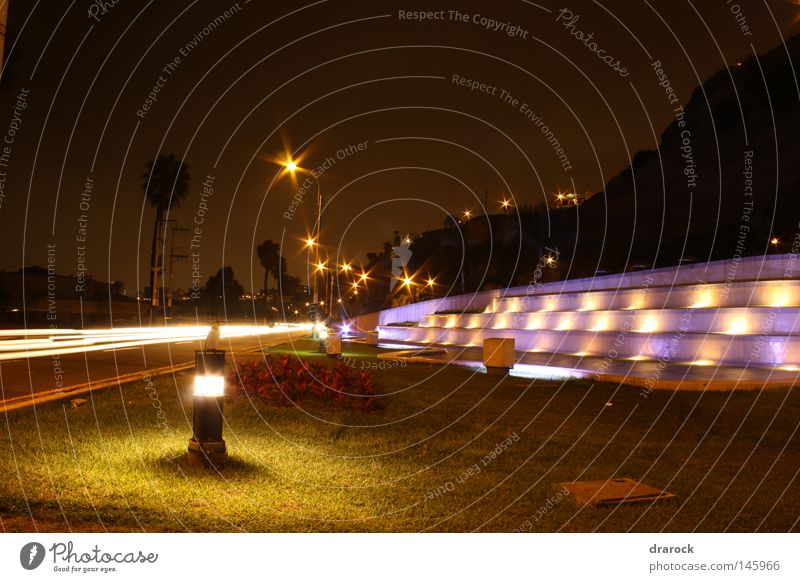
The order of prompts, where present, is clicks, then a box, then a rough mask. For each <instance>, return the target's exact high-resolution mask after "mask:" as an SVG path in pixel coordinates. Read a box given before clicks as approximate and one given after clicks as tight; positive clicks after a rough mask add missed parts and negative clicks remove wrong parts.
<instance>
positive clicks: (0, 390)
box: [0, 326, 309, 412]
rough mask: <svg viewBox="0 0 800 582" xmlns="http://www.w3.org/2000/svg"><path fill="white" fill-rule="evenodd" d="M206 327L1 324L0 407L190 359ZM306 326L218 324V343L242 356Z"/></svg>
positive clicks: (175, 366) (159, 370)
mask: <svg viewBox="0 0 800 582" xmlns="http://www.w3.org/2000/svg"><path fill="white" fill-rule="evenodd" d="M207 332H208V327H200V326H191V327H189V326H186V327H183V326H174V327H170V328H116V329H114V330H87V331H81V330H57V331H52V330H39V331H36V330H27V331H23V330H0V412H2V411H4V410H13V409H16V408H23V407H25V406H29V405H30V404H32V403H33V401H36V402H37V403H39V402H46V401H49V400H55V399H59V398H64V397H66V396H70V397H72V396H77V395H79V394H81V393H85V392H87V391H89V390H92V389H96V388H101V387H104V386H107V385H114V384H117V383H119V382H120V381H123V382H124V381H131V380H135V379H137V378H139V377H141V376H142V375H144V374H147V373H150V374H154V375H155V374H163V373H169V372H171V371H172V370H180V369H185V368H188V367H191V366H193V365H194V352H195V350H198V349H201V348H202V347H203V343H204V341H205V337H206V334H207ZM308 334H309V330H308V328H307V327H298V326H292V327H288V326H286V327H266V326H260V327H256V326H227V327H226V326H223V327H222V337H221V340H220V343H219V345H218V346H217V347H218V348H219V349H224V350H226V351H228V357H229V358H231V357H237V358H238V357H244V356H246V355H247V354H248V352H249V353H252V352H255V351H257V350H259V349H261V348H264V347H268V346H273V345H277V344H281V343H285V342H287V341H289V340H290V339H299V338H301V337H304V336H307V335H308Z"/></svg>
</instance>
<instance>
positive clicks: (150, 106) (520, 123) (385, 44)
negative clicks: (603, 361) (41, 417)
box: [0, 0, 800, 295]
mask: <svg viewBox="0 0 800 582" xmlns="http://www.w3.org/2000/svg"><path fill="white" fill-rule="evenodd" d="M112 4H113V3H112V2H107V3H106V8H103V9H101V8H99V4H98V3H95V2H89V1H88V0H76V1H74V2H71V3H70V2H56V1H48V2H32V1H31V2H26V1H23V0H11V5H10V14H9V25H8V31H9V34H8V38H7V41H8V42H7V46H6V52H7V53H9V52H10V57H8V58H9V64H8V69H7V71H6V73H5V75H7V76H5V78H4V79H3V91H2V95H1V98H2V106H1V107H0V133H2V134H3V135H4V136H5V138H6V140H5V144H4V145H5V149H4V150H2V151H0V154H2V157H0V171H2V172H4V173H3V174H2V175H0V178H2V179H3V181H2V182H0V184H2V198H1V201H2V205H1V206H0V229H2V232H3V242H4V244H3V245H2V255H0V268H3V269H6V270H16V269H17V268H19V267H20V266H22V265H33V264H40V265H43V264H45V263H46V257H47V249H48V246H47V245H53V244H54V245H55V248H56V270H57V271H58V272H59V273H62V274H69V273H77V272H78V265H79V262H80V261H85V264H86V265H87V267H88V272H89V273H90V274H91V275H92V276H94V278H95V279H98V280H122V281H123V282H124V283H125V287H126V289H127V290H128V293H129V294H132V295H135V294H136V290H137V289H141V288H142V287H144V286H145V285H147V276H148V275H147V274H148V268H149V267H148V262H149V257H150V238H151V235H152V228H153V217H154V210H153V209H152V208H150V207H149V206H147V205H146V203H145V202H144V199H143V193H142V187H141V182H142V180H141V175H142V173H143V172H144V164H145V163H146V162H147V161H148V160H150V159H152V158H154V157H155V156H157V155H158V153H159V152H165V153H168V152H173V153H175V154H176V155H177V156H178V157H180V158H184V159H185V160H186V161H187V163H188V164H189V167H190V173H191V176H192V184H191V189H190V194H189V196H188V198H187V199H186V200H185V201H184V202H183V203H182V205H181V206H180V208H178V209H175V210H173V212H172V213H171V215H170V218H174V219H177V222H178V225H179V226H183V227H190V226H191V227H192V228H194V227H195V224H194V222H195V220H196V219H198V220H199V219H201V218H202V224H201V225H200V226H199V228H200V231H201V232H200V234H199V235H198V238H197V239H196V242H197V243H198V244H197V246H196V247H195V251H196V252H198V253H199V255H198V256H197V259H196V264H197V265H199V268H200V272H201V274H202V277H203V278H204V279H205V278H206V277H208V276H209V275H211V274H213V273H214V272H215V271H216V270H217V269H218V268H219V267H220V266H221V265H223V264H225V265H231V266H233V268H234V270H235V273H236V276H237V278H238V279H239V280H240V281H241V282H242V283H243V284H244V287H245V289H258V288H260V287H261V282H262V281H263V270H262V269H261V267H260V266H259V264H258V259H257V258H256V256H255V252H254V248H255V246H257V245H258V244H259V243H260V242H262V241H263V240H264V239H267V238H271V239H273V240H275V241H276V242H280V241H283V245H284V250H283V254H284V255H285V256H286V257H287V259H288V260H289V271H290V273H291V274H294V275H299V276H302V278H303V279H305V265H306V256H305V254H304V251H303V245H302V243H301V242H300V241H301V239H304V238H305V237H306V234H307V232H308V231H309V229H310V226H311V225H312V224H313V220H314V219H313V213H314V195H315V187H314V186H312V187H311V188H310V189H309V190H308V191H307V192H306V193H305V196H304V197H303V200H302V201H301V202H299V203H298V204H297V205H296V210H295V212H294V213H293V214H292V212H291V207H290V204H291V202H292V199H293V197H294V196H295V194H296V193H297V190H298V187H299V186H300V185H302V180H303V177H302V175H300V176H299V177H298V179H297V181H293V180H292V178H291V176H288V175H285V174H283V173H282V172H281V168H280V166H279V165H278V164H277V163H276V161H277V160H280V159H282V158H283V157H284V156H285V153H286V152H294V153H295V156H297V157H299V163H300V164H301V166H303V167H305V168H321V169H322V170H323V172H322V174H321V176H320V177H319V181H320V182H319V183H320V185H321V187H322V189H323V193H324V196H325V208H324V213H323V231H322V237H323V243H325V244H326V245H329V246H330V252H331V253H333V254H336V253H341V256H342V257H344V258H346V259H347V260H355V262H356V263H359V262H364V260H365V259H364V256H365V254H366V252H368V251H374V250H379V249H380V246H381V243H382V242H383V241H385V240H389V239H390V238H391V236H392V232H393V231H394V230H399V231H401V232H403V233H418V232H421V231H424V230H427V229H433V228H439V227H440V226H441V225H442V223H443V220H444V218H445V216H446V213H448V212H449V213H455V214H459V213H460V212H461V211H463V210H464V209H466V208H470V209H472V211H473V212H479V211H480V208H481V204H482V203H483V200H484V192H485V191H488V210H489V211H490V212H496V211H497V210H498V208H499V203H498V200H500V199H502V198H504V197H508V198H513V199H514V201H515V204H516V205H523V204H527V205H535V204H538V203H540V202H541V201H542V200H543V199H544V197H545V196H549V195H550V194H551V193H553V192H554V191H556V190H557V189H574V190H576V191H578V192H579V193H595V192H599V193H600V194H598V195H602V190H603V186H604V184H605V183H606V182H607V181H608V180H609V179H610V178H612V177H613V176H614V175H615V174H617V173H618V172H619V171H621V170H622V169H623V168H625V167H626V166H627V165H628V164H629V163H630V158H631V157H632V156H633V155H634V154H635V152H636V151H637V150H639V149H643V148H655V147H657V146H658V136H659V135H660V133H661V131H662V130H663V129H664V128H665V127H666V126H667V124H668V123H669V122H670V120H671V119H672V118H673V116H674V114H673V107H674V105H672V104H670V102H669V96H668V95H667V93H666V92H665V89H664V87H662V86H659V78H658V76H657V74H656V72H655V71H654V67H653V66H652V65H653V63H654V62H655V61H660V62H661V68H662V69H663V71H664V74H665V75H667V77H668V79H669V84H670V85H671V87H672V88H673V90H674V93H675V96H676V97H675V99H677V100H678V102H680V103H683V104H685V103H686V102H687V101H688V100H689V97H690V96H691V94H692V91H693V90H694V88H695V87H696V86H697V85H699V84H700V83H701V82H702V81H703V80H704V79H706V78H707V77H708V76H709V75H711V74H712V73H713V72H714V71H716V70H719V69H721V68H724V67H725V66H727V65H731V64H733V63H735V62H737V61H739V60H741V59H742V58H744V57H746V56H748V55H752V54H757V53H762V52H764V51H766V50H768V49H770V48H772V47H774V46H776V45H779V44H780V43H781V42H782V40H783V38H784V37H786V36H789V35H791V34H794V33H795V32H797V30H796V26H795V25H796V24H797V15H798V14H800V6H798V5H796V4H795V3H791V2H759V1H747V0H741V1H740V2H738V3H736V2H726V1H725V0H718V1H707V2H694V3H691V2H683V1H681V0H677V1H674V0H662V1H652V0H651V1H647V0H644V1H641V2H638V1H637V2H632V1H630V0H628V1H613V2H611V1H603V2H583V1H581V2H579V1H571V2H569V3H567V4H556V3H553V2H550V1H548V0H541V2H538V3H534V2H528V1H526V0H508V1H501V2H458V3H451V4H447V3H434V2H425V3H422V2H416V3H413V2H380V3H376V2H338V1H332V0H331V1H324V0H323V1H320V2H309V3H303V4H300V3H282V4H281V3H275V2H266V1H258V0H252V1H251V2H246V1H244V0H242V1H240V2H238V3H235V2H224V1H222V2H210V1H202V2H201V1H195V2H167V1H165V0H161V1H151V2H134V1H132V0H118V1H117V3H116V5H113V6H112ZM455 5H457V8H454V6H455ZM419 11H425V12H424V13H423V14H422V15H420V14H419ZM423 15H424V17H425V18H424V19H423V18H422V16H423ZM737 15H738V18H737ZM576 17H577V18H576ZM590 34H592V36H591V38H589V35H590ZM155 88H157V89H158V92H157V94H156V95H155V96H156V99H155V100H152V99H149V98H148V95H149V94H151V93H152V92H153V91H154V89H155ZM545 126H546V129H547V130H548V131H550V132H552V133H549V134H548V133H546V132H544V131H543V127H545ZM9 132H11V133H9ZM9 139H10V141H11V143H9ZM554 140H557V142H558V145H559V146H560V148H561V150H563V151H561V150H559V151H557V150H556V148H555V147H554ZM359 144H361V145H359ZM204 183H205V184H206V195H205V196H203V192H204ZM212 190H213V193H211V192H210V191H212ZM640 195H647V193H642V194H640ZM206 207H207V208H206ZM287 212H288V213H289V214H288V215H287ZM289 216H291V218H289ZM83 238H85V241H83V240H82V239H83ZM338 262H341V259H339V261H338ZM190 277H191V262H189V261H187V262H184V263H182V264H180V265H179V266H178V269H177V271H176V284H177V286H179V287H184V288H186V287H188V286H189V285H190Z"/></svg>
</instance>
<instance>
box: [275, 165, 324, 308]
mask: <svg viewBox="0 0 800 582" xmlns="http://www.w3.org/2000/svg"><path fill="white" fill-rule="evenodd" d="M283 167H284V168H286V171H288V172H289V173H290V174H292V175H293V176H294V174H295V172H305V173H307V174H309V175H311V176H312V177H313V178H314V183H315V184H316V185H317V222H316V225H315V227H314V231H313V232H312V236H310V237H308V240H306V246H307V247H309V248H313V247H316V257H315V259H314V261H315V262H316V263H319V262H320V258H319V251H320V248H319V247H320V244H319V240H314V234H316V236H317V238H320V233H321V229H322V190H321V189H320V185H319V179H318V178H317V175H316V174H315V173H314V172H311V171H309V170H304V169H303V168H301V167H300V166H299V165H298V164H297V162H295V161H294V160H293V159H292V158H291V157H287V158H286V161H284V162H283ZM318 279H319V277H318V276H317V273H315V274H314V304H315V305H316V303H317V302H318V301H319V287H318Z"/></svg>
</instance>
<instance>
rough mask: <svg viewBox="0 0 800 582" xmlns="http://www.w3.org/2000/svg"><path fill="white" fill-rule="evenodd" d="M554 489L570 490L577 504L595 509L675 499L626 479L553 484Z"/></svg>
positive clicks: (653, 488)
mask: <svg viewBox="0 0 800 582" xmlns="http://www.w3.org/2000/svg"><path fill="white" fill-rule="evenodd" d="M553 487H554V488H557V489H566V490H568V491H569V492H570V495H572V496H573V499H574V500H575V503H576V504H578V505H590V506H593V507H594V506H609V505H622V504H627V503H647V502H653V501H662V500H664V499H670V498H672V497H675V495H674V494H673V493H670V492H668V491H664V490H663V489H656V488H655V487H650V486H649V485H645V484H644V483H641V482H639V481H634V480H633V479H628V478H626V477H620V478H618V479H607V480H601V481H575V482H566V483H553Z"/></svg>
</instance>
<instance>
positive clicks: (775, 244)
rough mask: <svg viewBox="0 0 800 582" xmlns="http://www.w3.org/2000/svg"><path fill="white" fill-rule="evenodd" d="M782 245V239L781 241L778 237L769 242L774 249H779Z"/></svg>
mask: <svg viewBox="0 0 800 582" xmlns="http://www.w3.org/2000/svg"><path fill="white" fill-rule="evenodd" d="M780 243H781V239H779V238H778V237H777V236H774V237H772V240H771V241H769V244H771V245H772V246H774V247H777V246H778V245H779V244H780Z"/></svg>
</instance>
